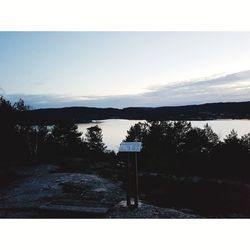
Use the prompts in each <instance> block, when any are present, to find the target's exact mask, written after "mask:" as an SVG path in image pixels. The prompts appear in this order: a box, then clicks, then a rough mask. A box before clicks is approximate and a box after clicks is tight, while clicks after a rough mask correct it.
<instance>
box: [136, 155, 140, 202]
mask: <svg viewBox="0 0 250 250" xmlns="http://www.w3.org/2000/svg"><path fill="white" fill-rule="evenodd" d="M138 193H139V192H138V170H137V153H135V207H138V200H139V197H138V196H139V195H138Z"/></svg>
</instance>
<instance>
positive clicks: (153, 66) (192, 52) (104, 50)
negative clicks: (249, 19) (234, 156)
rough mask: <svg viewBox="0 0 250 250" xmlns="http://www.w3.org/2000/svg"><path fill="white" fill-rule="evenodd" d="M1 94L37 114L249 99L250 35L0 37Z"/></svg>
mask: <svg viewBox="0 0 250 250" xmlns="http://www.w3.org/2000/svg"><path fill="white" fill-rule="evenodd" d="M0 95H3V96H4V97H6V98H7V99H9V100H11V101H12V102H14V101H17V100H18V99H19V98H23V99H24V100H25V102H26V103H27V104H29V105H30V106H31V107H33V108H47V107H66V106H91V107H118V108H122V107H128V106H152V107H156V106H173V105H188V104H200V103H209V102H221V101H250V32H187V31H186V32H0Z"/></svg>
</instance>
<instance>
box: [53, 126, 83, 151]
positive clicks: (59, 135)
mask: <svg viewBox="0 0 250 250" xmlns="http://www.w3.org/2000/svg"><path fill="white" fill-rule="evenodd" d="M81 136H82V133H81V132H79V131H78V127H77V125H76V124H74V123H72V122H67V121H66V122H61V123H58V124H56V125H55V126H54V127H53V128H52V131H51V136H50V138H49V140H50V141H51V143H52V144H53V145H54V150H55V151H56V153H59V154H66V155H67V154H70V155H75V154H77V153H78V151H79V148H80V146H81V143H82V139H81Z"/></svg>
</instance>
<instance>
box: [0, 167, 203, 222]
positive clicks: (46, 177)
mask: <svg viewBox="0 0 250 250" xmlns="http://www.w3.org/2000/svg"><path fill="white" fill-rule="evenodd" d="M18 175H19V178H18V180H16V181H14V182H12V183H11V184H9V185H7V186H6V187H5V188H4V189H3V190H2V192H1V198H0V217H1V218H197V217H199V216H198V215H194V214H190V213H185V212H182V211H178V210H175V209H169V208H160V207H157V206H152V205H149V204H145V203H144V202H143V203H142V202H140V204H139V208H137V209H135V208H134V209H133V208H131V209H128V208H127V207H126V204H125V202H124V200H125V199H126V194H125V192H124V190H122V188H121V183H119V182H116V183H114V182H112V181H110V180H108V179H105V178H102V177H99V176H97V175H95V174H83V173H66V172H65V173H63V172H62V171H58V167H57V166H55V165H45V164H42V165H35V166H30V167H29V168H28V169H27V167H24V168H19V172H18Z"/></svg>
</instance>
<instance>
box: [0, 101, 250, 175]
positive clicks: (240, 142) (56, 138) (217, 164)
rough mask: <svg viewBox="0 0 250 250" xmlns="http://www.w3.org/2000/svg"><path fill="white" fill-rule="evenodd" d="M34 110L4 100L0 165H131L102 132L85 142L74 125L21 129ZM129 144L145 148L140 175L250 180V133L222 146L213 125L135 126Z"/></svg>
mask: <svg viewBox="0 0 250 250" xmlns="http://www.w3.org/2000/svg"><path fill="white" fill-rule="evenodd" d="M29 109H30V107H29V106H27V105H26V104H25V103H24V101H23V100H21V99H20V100H19V101H18V102H16V103H14V104H13V105H12V104H11V103H10V102H9V101H8V100H6V99H4V98H3V97H0V118H1V122H0V152H1V153H0V154H1V157H0V163H1V162H7V161H18V162H21V161H30V160H33V159H36V160H38V161H44V160H46V161H50V160H51V159H53V158H55V157H82V158H84V159H90V160H92V161H95V162H97V161H102V160H105V161H110V162H111V161H112V163H113V162H114V161H121V160H123V161H126V160H127V159H126V157H124V154H115V153H114V152H113V151H112V152H111V151H108V150H107V147H106V145H105V144H104V143H103V137H102V130H101V128H100V127H98V126H92V127H90V128H88V129H87V132H86V134H85V135H84V136H83V135H82V133H81V132H79V131H78V128H77V125H76V124H74V123H73V122H70V121H61V122H58V123H57V124H55V125H53V126H47V125H46V124H44V125H36V126H34V125H27V124H25V123H24V124H22V123H19V122H18V121H17V119H16V117H17V114H20V112H25V111H27V110H29ZM124 140H125V141H141V142H142V144H143V148H142V152H141V153H140V154H139V169H140V171H144V172H148V173H149V172H157V173H165V174H170V175H176V176H178V175H179V176H183V175H189V176H206V177H218V178H240V179H249V177H250V165H249V162H250V133H249V134H246V135H244V136H242V137H239V136H238V135H237V132H236V131H234V130H232V131H231V133H230V134H229V135H227V136H226V138H225V139H223V140H219V137H218V135H217V134H216V133H215V132H214V131H213V130H212V128H211V127H210V126H208V125H205V126H204V128H197V127H192V125H191V123H190V122H187V121H146V122H139V123H136V124H135V125H134V126H132V127H131V128H130V129H129V130H128V131H127V136H126V138H125V139H124ZM112 167H113V166H112Z"/></svg>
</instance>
